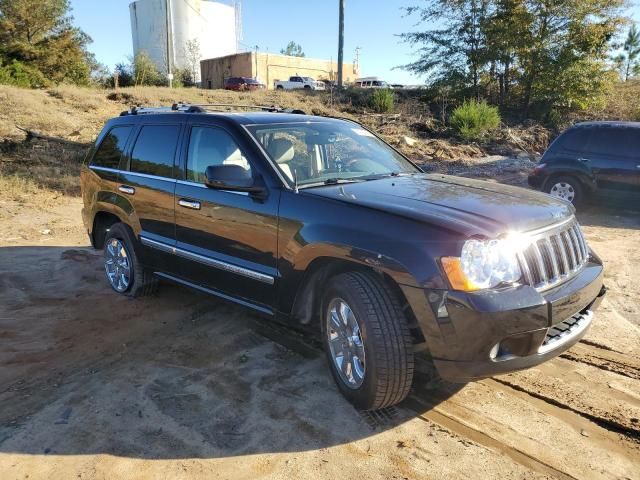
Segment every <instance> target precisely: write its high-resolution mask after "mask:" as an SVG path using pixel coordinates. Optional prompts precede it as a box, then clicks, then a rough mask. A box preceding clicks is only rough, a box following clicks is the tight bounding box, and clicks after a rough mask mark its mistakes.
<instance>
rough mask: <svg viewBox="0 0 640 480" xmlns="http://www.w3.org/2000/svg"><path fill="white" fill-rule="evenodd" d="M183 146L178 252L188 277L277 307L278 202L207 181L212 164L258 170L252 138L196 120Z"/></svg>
mask: <svg viewBox="0 0 640 480" xmlns="http://www.w3.org/2000/svg"><path fill="white" fill-rule="evenodd" d="M188 130H189V131H188V132H187V136H186V137H185V145H184V147H183V157H184V158H185V159H186V160H185V161H184V162H183V163H184V164H185V165H184V167H183V168H184V170H183V172H182V173H183V175H184V180H181V181H178V183H177V186H176V197H175V199H176V239H177V244H176V246H177V254H178V257H179V258H180V259H181V265H182V273H183V277H184V278H185V279H186V280H188V281H190V282H192V283H195V284H197V285H200V286H204V287H206V288H208V289H211V290H214V291H215V292H218V293H222V294H225V295H228V296H231V297H233V298H234V299H240V300H241V301H242V300H246V301H248V302H250V303H251V304H253V305H254V306H258V307H259V309H262V310H263V311H265V312H268V313H271V311H272V308H273V307H274V306H275V287H274V283H275V279H276V277H277V269H276V258H277V251H276V248H277V234H278V218H277V214H278V202H279V198H280V191H279V190H277V189H271V191H270V192H269V194H268V196H267V198H266V199H256V198H254V197H252V196H251V195H249V194H246V193H238V192H228V191H222V190H214V189H210V188H208V187H206V186H205V184H204V179H205V175H204V174H205V170H206V168H207V167H208V166H210V165H221V164H235V165H240V166H242V167H243V168H245V169H247V170H249V171H251V173H252V175H253V176H254V178H256V176H257V175H258V169H257V168H256V162H257V161H259V160H258V159H256V158H252V153H251V152H252V151H253V150H252V149H251V148H250V144H249V142H248V141H247V140H246V138H244V137H243V136H241V135H237V134H235V133H234V132H232V131H230V130H228V129H226V128H224V127H223V126H221V125H217V124H212V123H206V124H198V123H194V124H193V125H191V126H190V127H189V128H188Z"/></svg>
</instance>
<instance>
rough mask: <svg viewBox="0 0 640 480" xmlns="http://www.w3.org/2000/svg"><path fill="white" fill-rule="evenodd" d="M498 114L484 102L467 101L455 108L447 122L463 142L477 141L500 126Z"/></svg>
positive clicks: (494, 108) (496, 110) (495, 109)
mask: <svg viewBox="0 0 640 480" xmlns="http://www.w3.org/2000/svg"><path fill="white" fill-rule="evenodd" d="M500 120H501V119H500V113H499V112H498V109H497V108H496V107H492V106H490V105H488V104H487V102H486V101H484V100H483V101H481V102H479V101H477V100H469V101H465V102H464V103H463V104H462V105H460V106H459V107H458V108H456V109H455V110H454V111H453V113H452V114H451V119H450V120H449V122H450V123H451V126H452V127H453V128H455V129H456V130H457V131H458V133H459V134H460V136H462V138H464V139H465V140H477V139H479V138H481V137H483V136H484V135H485V134H487V133H488V132H490V131H492V130H495V129H496V128H498V127H499V126H500Z"/></svg>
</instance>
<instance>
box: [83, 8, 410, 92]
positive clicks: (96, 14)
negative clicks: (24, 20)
mask: <svg viewBox="0 0 640 480" xmlns="http://www.w3.org/2000/svg"><path fill="white" fill-rule="evenodd" d="M129 3H131V1H130V0H109V1H104V0H72V1H71V5H72V7H73V11H72V15H73V17H74V19H75V20H74V23H75V25H76V26H78V27H80V28H81V29H82V30H84V31H85V32H86V33H88V34H89V36H91V38H92V39H93V43H92V44H91V45H90V47H89V49H90V50H91V51H92V52H93V53H95V54H96V57H97V59H98V61H100V62H101V63H104V64H106V65H107V66H109V67H110V68H113V67H114V66H115V64H116V63H119V62H123V61H125V60H126V59H127V57H128V56H130V55H132V54H133V47H132V40H131V26H130V20H129ZM409 3H411V2H409ZM406 4H407V2H406V1H403V0H400V1H393V0H384V1H381V0H378V1H375V2H374V1H373V0H346V13H345V50H344V52H345V58H344V61H345V62H346V63H351V62H353V59H354V56H355V49H356V47H361V51H360V65H361V76H363V77H365V76H378V77H381V78H382V79H384V80H386V81H387V82H391V83H404V84H411V83H422V81H421V80H420V79H419V78H417V77H415V76H413V75H411V74H409V73H408V72H406V71H403V70H394V67H396V66H398V65H404V64H407V63H410V62H411V61H412V60H413V59H414V58H415V55H413V54H412V53H413V49H412V48H411V47H410V46H409V45H406V44H403V43H402V41H401V40H400V39H399V38H398V37H397V35H398V34H400V33H403V32H408V31H411V30H412V29H413V27H414V24H415V19H412V18H403V15H404V14H403V12H402V7H403V6H404V5H406ZM329 7H331V8H329ZM242 16H243V22H242V23H243V33H244V38H243V40H242V45H241V47H244V48H245V49H246V48H250V47H255V46H256V45H258V46H259V47H260V48H259V50H260V51H268V52H272V53H279V52H280V50H281V49H282V48H284V47H285V46H286V45H287V43H289V42H290V41H291V40H293V41H295V42H296V43H299V44H301V45H302V47H303V50H304V53H305V54H306V56H307V57H310V58H322V59H331V58H333V59H334V60H337V57H338V1H337V0H334V1H331V0H322V1H319V0H315V1H313V0H302V1H301V0H242Z"/></svg>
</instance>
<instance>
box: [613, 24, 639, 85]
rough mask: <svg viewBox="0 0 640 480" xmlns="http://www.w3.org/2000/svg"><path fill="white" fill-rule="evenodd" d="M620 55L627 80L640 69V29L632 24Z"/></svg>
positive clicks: (623, 74) (624, 76) (622, 71)
mask: <svg viewBox="0 0 640 480" xmlns="http://www.w3.org/2000/svg"><path fill="white" fill-rule="evenodd" d="M622 50H623V53H621V54H620V56H619V57H618V58H619V60H620V63H621V66H622V70H621V73H622V79H623V80H624V81H625V82H626V81H627V80H629V78H630V77H632V76H635V75H637V73H636V72H638V70H639V69H640V31H638V29H637V28H636V26H635V25H632V26H631V28H630V29H629V33H628V34H627V38H626V40H625V42H624V46H623V47H622Z"/></svg>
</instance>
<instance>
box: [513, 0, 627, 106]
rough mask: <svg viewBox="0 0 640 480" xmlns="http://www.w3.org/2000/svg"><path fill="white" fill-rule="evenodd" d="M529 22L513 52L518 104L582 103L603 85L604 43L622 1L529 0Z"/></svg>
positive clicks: (612, 30) (613, 27)
mask: <svg viewBox="0 0 640 480" xmlns="http://www.w3.org/2000/svg"><path fill="white" fill-rule="evenodd" d="M527 3H528V11H529V12H530V14H531V17H530V18H531V21H530V23H529V25H528V28H527V33H526V36H525V38H524V40H525V45H526V47H525V48H523V49H521V50H520V51H519V52H518V57H519V62H520V66H521V69H522V72H521V86H522V89H523V97H522V108H523V112H524V115H525V116H526V115H527V114H528V113H529V111H530V108H531V106H532V104H533V103H534V102H537V103H538V104H541V105H544V106H545V107H543V108H544V109H546V110H550V109H551V108H552V107H553V106H556V105H558V106H561V107H565V108H574V107H585V106H586V105H587V104H589V103H592V102H593V101H594V100H595V98H596V97H597V96H599V94H602V93H603V92H604V90H605V88H606V84H607V82H608V80H609V78H608V77H607V75H606V70H607V67H606V60H607V55H608V52H609V42H610V40H611V39H612V38H613V37H614V36H615V34H616V33H617V32H618V31H619V29H620V28H621V26H622V24H623V21H624V20H623V17H622V12H621V10H622V8H623V7H624V5H625V1H624V0H529V1H528V2H527Z"/></svg>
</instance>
